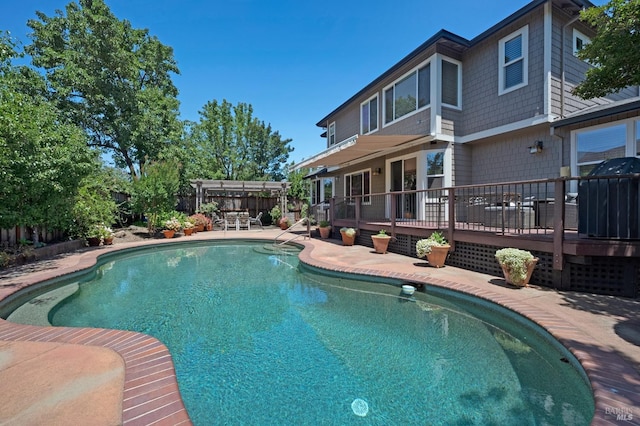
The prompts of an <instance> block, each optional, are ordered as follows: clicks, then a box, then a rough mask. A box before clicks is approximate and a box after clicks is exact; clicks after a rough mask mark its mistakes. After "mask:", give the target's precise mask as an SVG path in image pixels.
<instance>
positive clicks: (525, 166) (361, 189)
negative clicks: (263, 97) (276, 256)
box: [296, 0, 640, 214]
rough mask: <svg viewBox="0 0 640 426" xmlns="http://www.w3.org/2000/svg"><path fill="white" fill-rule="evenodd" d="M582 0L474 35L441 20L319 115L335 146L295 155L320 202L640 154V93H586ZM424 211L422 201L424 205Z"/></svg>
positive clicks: (534, 7) (542, 174)
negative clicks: (581, 89) (582, 91)
mask: <svg viewBox="0 0 640 426" xmlns="http://www.w3.org/2000/svg"><path fill="white" fill-rule="evenodd" d="M588 7H593V4H592V3H590V2H589V1H585V0H570V1H567V0H534V1H532V2H531V3H529V4H528V5H526V6H525V7H523V8H521V9H520V10H518V11H516V12H515V13H513V14H512V15H510V16H509V17H507V18H506V19H504V20H502V21H500V22H499V23H497V24H496V25H494V26H492V27H491V28H489V29H488V30H486V31H485V32H483V33H482V34H480V35H478V36H477V37H475V38H473V39H471V40H467V39H465V38H463V37H460V36H458V35H455V34H452V33H450V32H448V31H445V30H441V31H439V32H437V33H436V34H434V35H433V36H432V37H431V38H429V39H428V40H427V41H426V42H424V43H423V44H422V45H421V46H419V47H418V48H416V49H415V50H414V51H413V52H411V53H410V54H409V55H407V56H406V57H404V58H403V59H401V60H400V61H399V62H398V63H396V64H395V65H393V66H392V67H391V68H390V69H389V70H387V71H386V72H385V73H383V74H382V75H380V76H379V77H378V78H376V79H375V80H374V81H372V82H371V83H369V84H367V85H366V86H365V87H363V88H362V90H360V91H359V92H358V93H356V94H355V95H353V96H352V97H351V98H349V99H348V100H347V101H346V102H344V103H342V104H341V105H339V106H338V107H337V108H336V109H335V110H333V111H331V112H330V113H329V114H327V115H326V116H325V117H323V118H322V119H321V120H320V121H318V123H317V125H318V126H319V127H320V128H322V129H324V133H323V136H324V137H326V149H325V150H323V151H322V152H320V153H318V154H317V155H315V156H313V157H312V158H309V159H307V160H305V161H302V162H301V163H299V164H297V165H296V167H297V168H301V167H309V168H318V169H315V170H317V171H318V172H317V173H316V174H315V175H313V176H312V182H313V185H312V204H315V203H317V202H320V201H322V200H324V199H327V198H329V197H331V196H352V195H365V196H366V195H367V194H375V193H383V192H390V191H406V190H413V189H417V190H424V189H431V188H438V187H450V186H458V185H471V184H482V183H492V182H507V181H517V180H526V179H542V178H553V177H558V176H561V175H569V174H570V175H571V176H580V175H585V174H586V173H588V172H589V170H591V168H592V167H593V166H594V165H595V164H597V163H599V162H600V161H602V160H604V159H606V158H610V157H611V156H640V92H639V88H638V87H630V88H627V89H625V90H623V91H621V92H619V93H616V94H612V95H610V96H607V97H604V98H598V99H591V100H583V99H580V98H578V97H576V96H575V95H573V94H572V89H573V88H574V87H575V86H576V85H577V84H578V83H579V82H580V81H582V80H583V79H584V75H585V71H586V70H587V69H588V68H589V67H590V66H591V65H589V64H588V63H586V62H584V61H581V60H580V59H578V58H577V56H576V52H577V51H578V50H579V49H580V48H581V46H583V45H584V44H585V43H589V40H590V37H592V36H593V34H594V29H593V28H590V27H588V26H587V25H585V23H583V22H582V21H580V20H579V11H580V10H581V9H583V8H588ZM415 211H416V212H417V214H420V208H419V207H418V208H417V209H416V210H415Z"/></svg>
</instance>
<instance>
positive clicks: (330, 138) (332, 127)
mask: <svg viewBox="0 0 640 426" xmlns="http://www.w3.org/2000/svg"><path fill="white" fill-rule="evenodd" d="M327 143H328V144H329V146H331V145H335V143H336V123H335V122H334V123H331V124H329V130H328V131H327Z"/></svg>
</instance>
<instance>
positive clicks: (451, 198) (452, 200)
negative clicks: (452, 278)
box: [447, 188, 456, 251]
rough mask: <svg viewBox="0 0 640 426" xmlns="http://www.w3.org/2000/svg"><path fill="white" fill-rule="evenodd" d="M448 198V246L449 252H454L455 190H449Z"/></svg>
mask: <svg viewBox="0 0 640 426" xmlns="http://www.w3.org/2000/svg"><path fill="white" fill-rule="evenodd" d="M448 191H449V198H448V199H447V201H448V202H449V218H448V220H449V235H448V238H447V239H448V240H449V245H450V246H451V248H450V250H451V251H454V250H455V249H456V241H455V239H454V235H453V233H454V231H455V229H456V210H455V209H456V190H455V188H449V189H448Z"/></svg>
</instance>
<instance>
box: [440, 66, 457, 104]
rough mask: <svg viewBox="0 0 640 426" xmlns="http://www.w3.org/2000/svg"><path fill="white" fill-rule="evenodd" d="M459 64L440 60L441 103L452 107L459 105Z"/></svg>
mask: <svg viewBox="0 0 640 426" xmlns="http://www.w3.org/2000/svg"><path fill="white" fill-rule="evenodd" d="M459 69H460V66H459V65H458V64H456V63H453V62H449V61H445V60H443V61H442V103H443V104H446V105H450V106H454V107H459V106H460V72H459Z"/></svg>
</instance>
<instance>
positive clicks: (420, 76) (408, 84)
mask: <svg viewBox="0 0 640 426" xmlns="http://www.w3.org/2000/svg"><path fill="white" fill-rule="evenodd" d="M430 99H431V64H426V65H424V66H422V67H420V68H417V69H415V70H413V71H411V72H410V73H409V74H407V75H406V76H404V77H402V78H401V79H400V80H398V81H396V82H395V83H393V84H392V85H391V86H390V87H388V88H386V89H385V91H384V123H385V124H389V123H391V122H393V121H395V120H397V119H398V118H401V117H403V116H405V115H407V114H410V113H412V112H415V111H417V110H419V109H421V108H424V107H426V106H427V105H429V102H430Z"/></svg>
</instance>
